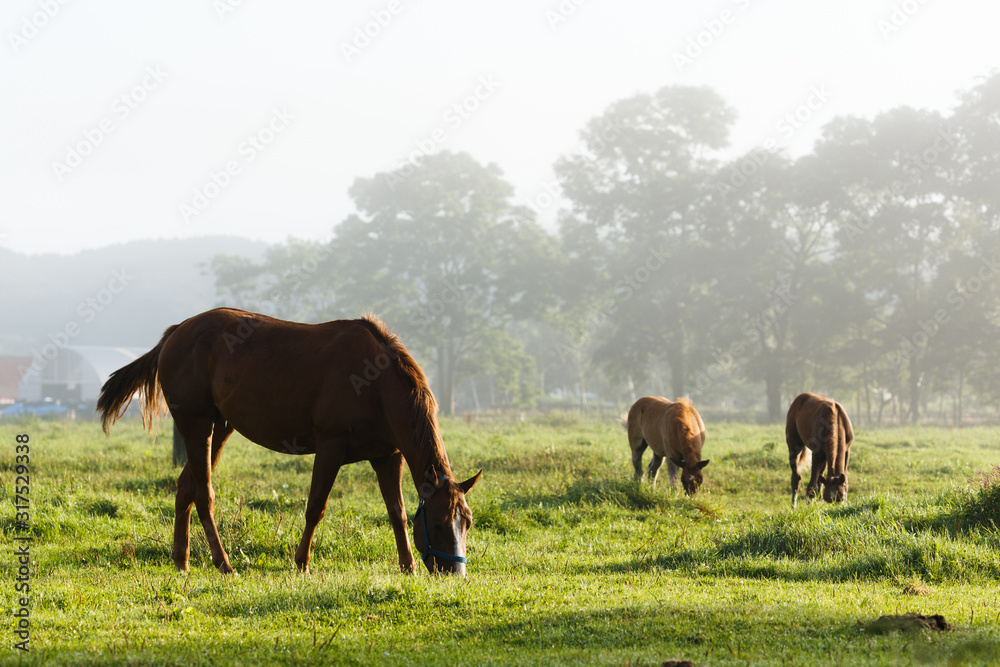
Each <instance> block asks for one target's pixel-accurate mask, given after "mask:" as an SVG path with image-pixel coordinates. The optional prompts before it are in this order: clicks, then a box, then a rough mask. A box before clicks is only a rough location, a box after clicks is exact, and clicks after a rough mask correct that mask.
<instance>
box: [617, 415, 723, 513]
mask: <svg viewBox="0 0 1000 667" xmlns="http://www.w3.org/2000/svg"><path fill="white" fill-rule="evenodd" d="M627 428H628V444H629V447H631V448H632V466H633V467H634V468H635V481H637V482H638V481H639V480H641V479H642V453H643V452H644V451H646V447H647V446H649V447H651V448H652V450H653V459H652V460H651V461H650V462H649V480H650V481H651V482H652V483H653V484H656V475H657V473H658V472H659V469H660V465H661V464H662V463H663V459H666V460H667V471H668V472H669V473H670V488H673V489H676V488H677V470H678V468H681V469H683V471H682V472H681V484H683V485H684V490H685V491H686V492H687V494H688V495H689V496H691V495H694V493H695V491H697V490H698V487H699V486H701V482H702V477H701V469H702V468H704V467H705V466H707V465H708V460H707V459H706V460H704V461H702V460H701V448H702V446H703V445H704V444H705V424H703V423H702V421H701V416H700V415H699V414H698V411H697V410H695V409H694V406H693V405H691V403H690V402H689V401H688V400H687V399H686V398H681V399H678V400H677V401H668V400H667V399H665V398H661V397H659V396H644V397H642V398H640V399H639V400H638V401H636V402H635V405H633V406H632V409H631V410H629V411H628V424H627Z"/></svg>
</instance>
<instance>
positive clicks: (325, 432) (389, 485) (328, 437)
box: [97, 308, 482, 574]
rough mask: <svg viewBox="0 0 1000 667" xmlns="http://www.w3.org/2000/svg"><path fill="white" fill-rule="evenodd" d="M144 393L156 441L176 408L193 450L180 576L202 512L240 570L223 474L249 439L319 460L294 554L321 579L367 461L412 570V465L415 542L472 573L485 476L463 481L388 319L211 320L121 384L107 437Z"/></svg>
mask: <svg viewBox="0 0 1000 667" xmlns="http://www.w3.org/2000/svg"><path fill="white" fill-rule="evenodd" d="M137 391H139V392H141V394H142V398H141V407H142V416H143V422H144V424H146V426H147V428H150V429H151V428H152V423H153V418H154V416H155V415H156V414H158V413H159V412H160V411H161V409H162V405H163V400H164V399H165V400H166V404H167V406H169V409H170V412H171V414H172V415H173V418H174V423H175V424H176V425H177V428H178V429H179V431H180V433H181V435H182V436H183V437H184V445H185V449H186V450H187V458H188V460H187V464H186V465H185V466H184V469H183V471H182V472H181V475H180V478H179V479H178V480H177V500H176V505H175V509H176V518H175V524H174V546H173V552H172V554H171V558H172V559H173V561H174V564H175V565H176V566H177V568H178V569H179V570H187V569H188V556H189V541H190V523H191V507H192V505H194V506H196V507H197V508H198V518H199V519H200V520H201V525H202V527H203V528H204V529H205V535H206V537H207V538H208V544H209V547H210V548H211V550H212V562H213V563H214V564H215V566H216V567H217V568H219V570H220V571H221V572H223V573H228V572H232V571H233V568H232V567H231V566H230V564H229V558H228V556H227V555H226V552H225V550H224V549H223V548H222V543H221V541H220V539H219V531H218V529H217V528H216V525H215V519H214V518H213V514H214V511H215V491H214V490H213V489H212V471H213V470H214V469H215V466H216V465H217V464H218V462H219V455H220V454H221V453H222V447H223V445H225V443H226V439H227V438H228V437H229V436H230V435H231V434H232V432H233V430H237V431H239V432H240V433H242V434H243V435H244V436H246V437H247V439H249V440H251V441H253V442H255V443H257V444H259V445H262V446H264V447H267V448H268V449H271V450H274V451H276V452H283V453H287V454H312V453H315V454H316V460H315V462H314V464H313V473H312V484H311V486H310V489H309V499H308V502H307V504H306V526H305V530H304V531H303V533H302V540H301V541H300V542H299V546H298V548H297V549H296V550H295V563H296V565H297V566H298V568H299V569H300V570H303V571H308V569H309V558H310V551H311V548H312V539H313V533H314V532H315V530H316V524H317V523H319V521H320V519H322V518H323V515H324V514H325V513H326V503H327V499H328V497H329V495H330V489H331V488H332V487H333V482H334V480H335V479H336V477H337V472H338V471H339V470H340V467H341V466H343V465H346V464H348V463H354V462H356V461H365V460H367V461H370V462H371V465H372V468H374V469H375V474H376V476H377V478H378V485H379V489H380V490H381V492H382V498H383V499H384V500H385V506H386V509H387V510H388V512H389V523H390V524H391V525H392V530H393V533H394V534H395V538H396V550H397V551H398V552H399V567H400V568H401V569H402V570H403V571H412V570H413V568H414V560H413V554H412V553H411V551H410V543H409V538H408V537H407V535H406V510H405V508H404V506H403V493H402V474H403V462H404V460H405V462H406V464H407V465H408V466H409V468H410V474H411V475H412V476H413V483H414V485H415V486H416V487H417V491H418V493H419V495H420V505H419V507H418V508H417V512H416V515H415V516H414V519H413V529H414V541H415V543H416V546H417V548H418V549H419V550H420V552H421V555H422V557H423V561H424V565H426V566H427V569H428V570H430V571H432V572H433V571H435V570H437V571H442V572H450V573H455V574H465V560H466V559H465V538H466V534H467V532H468V530H469V527H470V526H471V525H472V512H471V511H470V510H469V506H468V505H467V504H466V502H465V494H466V493H468V492H469V491H470V490H471V489H472V487H473V486H475V484H476V482H477V481H478V480H479V475H480V474H482V471H481V470H480V471H479V473H478V474H476V475H475V476H474V477H472V478H471V479H468V480H466V481H464V482H461V483H459V482H456V481H455V480H454V479H453V478H452V473H451V466H450V465H449V463H448V455H447V453H446V452H445V449H444V444H443V443H442V441H441V432H440V430H439V428H438V423H437V416H436V415H437V403H436V402H435V401H434V396H433V394H431V390H430V387H429V386H428V384H427V380H426V378H425V377H424V374H423V371H421V370H420V367H419V366H418V365H417V363H416V361H414V360H413V357H411V356H410V354H409V352H407V350H406V348H404V347H403V344H402V343H400V342H399V339H397V338H396V336H394V335H393V334H392V333H391V332H390V331H389V329H388V328H387V327H386V326H385V324H383V323H382V322H381V321H380V320H378V319H377V318H375V317H365V318H364V319H360V320H339V321H335V322H327V323H325V324H297V323H294V322H284V321H282V320H277V319H274V318H271V317H267V316H265V315H258V314H255V313H249V312H246V311H242V310H234V309H230V308H219V309H216V310H210V311H208V312H206V313H202V314H200V315H195V316H194V317H191V318H189V319H187V320H185V321H183V322H181V323H180V324H178V325H175V326H172V327H170V328H169V329H167V330H166V332H165V333H164V334H163V338H161V339H160V342H159V343H157V345H156V347H154V348H153V349H152V350H150V351H149V352H147V353H146V354H144V355H143V356H142V357H140V358H138V359H136V360H135V361H133V362H132V363H131V364H129V365H127V366H125V367H123V368H120V369H118V370H117V371H115V372H114V373H113V374H112V375H111V377H110V378H108V381H107V382H106V383H105V384H104V387H103V388H102V389H101V396H100V398H99V399H98V402H97V409H98V411H99V412H100V413H101V416H102V419H103V426H104V431H105V433H107V432H108V431H109V429H110V427H111V425H112V424H113V423H114V422H116V421H117V420H118V418H119V417H120V416H121V415H122V414H123V412H124V411H125V409H126V408H127V407H128V404H129V402H130V401H131V400H132V396H133V394H134V393H135V392H137ZM161 392H162V393H161Z"/></svg>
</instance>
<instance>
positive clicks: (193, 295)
mask: <svg viewBox="0 0 1000 667" xmlns="http://www.w3.org/2000/svg"><path fill="white" fill-rule="evenodd" d="M266 247H267V244H265V243H261V242H257V241H250V240H248V239H242V238H237V237H222V236H209V237H201V238H192V239H170V240H159V241H134V242H130V243H121V244H117V245H112V246H107V247H104V248H97V249H94V250H84V251H81V252H79V253H77V254H75V255H69V256H66V255H23V254H20V253H16V252H13V251H10V250H5V249H3V248H0V355H31V354H32V351H33V349H41V346H43V345H45V344H47V343H49V342H54V341H67V340H68V342H69V343H70V344H75V345H120V346H136V347H152V346H153V345H154V344H155V343H156V341H157V340H159V337H160V335H161V334H162V333H163V330H164V329H165V328H166V327H167V326H169V325H171V324H176V323H177V322H180V321H181V320H183V319H185V318H187V317H190V316H191V315H194V314H196V313H199V312H201V311H203V310H207V309H209V308H212V307H214V306H216V305H219V304H218V298H217V297H216V293H215V278H214V277H213V276H212V275H211V274H210V272H209V270H208V263H209V261H210V260H211V259H212V258H213V257H215V256H216V255H218V254H222V253H225V254H230V255H241V256H244V257H249V258H252V259H259V258H260V257H261V256H262V255H263V252H264V250H265V249H266ZM74 332H75V333H74ZM57 344H59V343H58V342H57Z"/></svg>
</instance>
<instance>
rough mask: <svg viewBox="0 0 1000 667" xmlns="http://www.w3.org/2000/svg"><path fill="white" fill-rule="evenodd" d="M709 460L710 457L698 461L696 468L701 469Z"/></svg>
mask: <svg viewBox="0 0 1000 667" xmlns="http://www.w3.org/2000/svg"><path fill="white" fill-rule="evenodd" d="M709 461H711V459H705V460H704V461H698V470H701V469H702V468H704V467H705V466H707V465H708V462H709Z"/></svg>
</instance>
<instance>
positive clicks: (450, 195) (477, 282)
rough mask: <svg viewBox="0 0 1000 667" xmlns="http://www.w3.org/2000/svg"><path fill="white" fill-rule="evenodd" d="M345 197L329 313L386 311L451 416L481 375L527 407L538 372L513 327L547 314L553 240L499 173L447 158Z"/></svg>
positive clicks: (428, 160)
mask: <svg viewBox="0 0 1000 667" xmlns="http://www.w3.org/2000/svg"><path fill="white" fill-rule="evenodd" d="M350 194H351V197H352V198H353V199H354V202H355V205H356V207H357V209H358V213H357V214H354V215H351V216H349V217H348V218H347V219H345V220H344V221H343V222H342V223H341V224H340V225H338V226H337V228H336V230H335V236H334V240H333V242H332V244H331V253H330V254H331V261H332V262H333V264H332V266H331V271H330V272H329V273H328V276H329V279H330V281H331V285H332V286H334V287H335V289H336V293H337V301H336V309H337V310H338V311H340V312H344V311H345V310H346V311H351V310H365V309H371V310H374V311H376V312H378V313H380V314H382V315H383V316H384V317H385V318H386V319H387V320H388V321H389V322H390V323H392V324H393V326H394V327H395V328H396V329H397V330H398V331H399V333H400V334H401V335H402V336H403V337H404V340H405V341H406V342H407V344H408V345H409V346H411V347H412V348H414V349H415V350H416V351H417V352H418V353H420V354H423V355H426V356H428V357H430V358H431V359H432V360H433V364H434V367H435V369H436V375H435V380H436V385H437V386H436V393H437V395H438V398H439V401H440V403H441V405H442V407H443V409H444V410H445V412H446V413H448V414H451V413H453V410H454V395H455V386H456V384H457V382H458V381H459V380H461V379H462V378H463V377H467V376H470V375H473V374H475V373H480V372H490V373H492V374H494V375H495V376H496V378H497V380H498V381H499V382H500V383H501V385H502V389H503V391H505V392H506V393H507V394H508V395H509V396H511V399H512V400H519V401H524V402H530V401H531V400H532V392H531V391H530V390H528V389H527V388H526V387H525V384H526V382H527V378H528V377H530V376H531V375H532V374H533V372H534V371H533V369H532V368H531V366H532V364H531V362H530V361H529V359H528V358H526V357H525V356H524V353H523V346H522V345H521V344H520V343H519V342H518V341H516V340H514V339H513V338H512V337H511V335H510V331H509V327H510V325H511V323H512V322H513V321H514V320H515V319H527V318H530V317H534V316H540V315H541V314H542V313H544V311H545V309H546V308H547V307H549V306H550V305H551V303H552V294H551V288H550V286H551V285H552V280H553V274H554V272H555V271H557V270H558V265H559V261H558V254H557V252H556V243H555V240H554V239H553V238H552V237H551V236H550V235H549V234H547V233H546V232H545V231H544V230H543V229H542V228H541V227H540V226H538V224H537V223H536V222H535V221H534V217H533V215H532V213H531V212H530V211H528V210H526V209H524V208H523V207H517V206H515V205H514V204H513V203H512V202H511V197H512V195H513V188H512V187H511V185H510V184H508V183H507V182H506V181H504V180H503V178H502V175H501V172H500V170H499V168H497V167H496V166H495V165H492V164H490V165H486V166H483V165H481V164H479V163H478V162H476V161H475V160H474V159H472V157H470V156H469V155H468V154H465V153H458V154H454V153H450V152H442V153H437V154H434V155H429V156H425V157H423V158H421V159H420V160H419V162H417V163H415V164H409V165H406V166H404V167H402V168H400V169H397V170H395V171H392V172H388V173H380V174H376V175H375V176H374V177H372V178H359V179H357V180H356V181H355V183H354V185H353V186H352V187H351V190H350Z"/></svg>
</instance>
